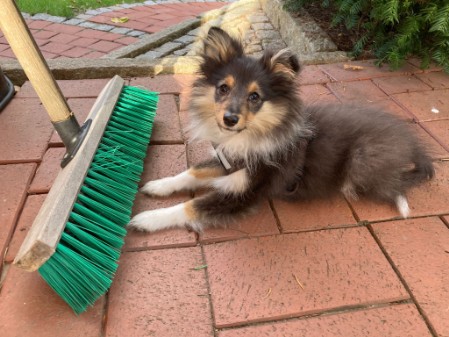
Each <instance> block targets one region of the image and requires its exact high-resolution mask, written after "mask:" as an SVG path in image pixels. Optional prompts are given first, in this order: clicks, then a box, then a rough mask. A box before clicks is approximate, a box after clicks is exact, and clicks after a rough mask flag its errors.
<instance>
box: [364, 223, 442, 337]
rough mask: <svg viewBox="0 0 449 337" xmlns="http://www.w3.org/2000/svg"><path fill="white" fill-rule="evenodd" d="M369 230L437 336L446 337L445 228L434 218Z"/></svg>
mask: <svg viewBox="0 0 449 337" xmlns="http://www.w3.org/2000/svg"><path fill="white" fill-rule="evenodd" d="M373 228H374V232H375V233H376V235H377V236H378V238H379V240H380V242H381V244H382V245H383V246H384V247H385V250H386V251H387V254H388V255H389V256H390V258H391V259H392V260H393V263H394V265H395V266H396V268H397V269H398V270H399V273H400V275H401V276H402V277H403V278H404V280H405V282H406V283H407V285H408V287H409V288H410V290H411V292H412V294H413V296H414V297H415V298H416V300H417V302H418V303H419V305H420V307H421V308H422V310H423V311H424V314H425V316H426V317H427V318H428V319H429V320H430V322H431V325H432V326H433V328H434V329H435V331H436V332H437V334H438V336H448V335H449V321H448V320H447V315H448V311H449V305H448V303H449V283H448V282H447V280H448V279H449V256H448V254H449V230H448V227H446V226H445V225H444V224H443V222H441V220H440V219H438V218H423V219H414V220H407V221H397V222H386V223H382V224H377V225H374V226H373Z"/></svg>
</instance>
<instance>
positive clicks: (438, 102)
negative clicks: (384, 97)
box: [392, 89, 449, 121]
mask: <svg viewBox="0 0 449 337" xmlns="http://www.w3.org/2000/svg"><path fill="white" fill-rule="evenodd" d="M392 97H393V99H394V100H396V101H397V102H398V103H399V104H400V105H402V106H403V107H404V108H406V109H407V110H409V111H410V112H411V113H413V114H414V115H415V116H416V118H417V119H418V120H420V121H428V120H437V119H449V89H445V90H432V91H422V92H414V93H403V94H396V95H393V96H392ZM432 109H437V110H436V111H435V112H432ZM437 111H438V112H437Z"/></svg>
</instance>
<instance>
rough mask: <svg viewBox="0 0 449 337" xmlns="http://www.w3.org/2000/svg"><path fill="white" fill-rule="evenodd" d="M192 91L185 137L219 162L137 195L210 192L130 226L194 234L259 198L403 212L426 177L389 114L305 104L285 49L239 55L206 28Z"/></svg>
mask: <svg viewBox="0 0 449 337" xmlns="http://www.w3.org/2000/svg"><path fill="white" fill-rule="evenodd" d="M201 60H202V61H201V65H200V77H199V78H198V79H197V80H196V82H195V83H194V84H193V92H192V95H191V103H190V112H191V116H190V117H191V133H192V136H193V138H194V139H203V140H208V141H210V142H212V144H213V145H214V147H215V149H216V152H217V154H218V156H217V157H216V158H213V159H211V160H210V161H207V162H204V163H202V164H200V165H196V166H194V167H191V168H190V169H188V170H187V171H185V172H183V173H180V174H178V175H176V176H173V177H167V178H163V179H159V180H155V181H150V182H148V183H147V184H146V185H144V186H143V188H142V189H141V191H142V192H143V193H146V194H148V195H150V196H157V197H160V196H168V195H170V194H172V193H174V192H178V191H184V190H189V191H196V190H197V189H200V188H209V189H210V191H209V192H208V193H207V194H204V195H203V196H200V197H195V198H194V199H192V200H190V201H187V202H184V203H181V204H178V205H176V206H173V207H168V208H163V209H157V210H151V211H146V212H142V213H140V214H138V215H136V216H135V217H134V218H133V219H132V220H131V222H130V224H129V226H130V227H133V228H136V229H139V230H143V231H149V232H152V231H156V230H161V229H166V228H173V227H181V228H183V227H187V228H191V229H193V230H195V231H201V230H203V229H204V228H205V227H207V226H221V225H226V224H227V223H229V222H231V221H234V220H237V219H239V218H241V217H242V216H243V215H245V214H247V213H248V212H249V211H250V210H251V209H253V208H254V207H255V206H256V205H257V204H258V202H259V201H260V200H261V199H266V198H282V199H287V200H292V201H293V200H298V199H310V198H316V197H329V196H330V195H331V194H335V193H343V195H344V196H345V197H346V198H348V199H357V198H358V197H359V196H363V197H369V198H372V199H377V200H381V201H385V202H387V203H392V204H395V205H396V207H397V209H398V211H399V213H400V215H401V216H402V217H404V218H406V217H407V216H408V215H409V206H408V203H407V199H406V196H405V193H406V191H407V190H408V189H409V188H411V187H413V186H415V185H417V184H419V183H421V182H423V181H426V180H428V179H431V178H432V177H433V176H434V167H433V165H432V161H431V158H430V155H429V154H428V153H427V152H426V150H425V147H424V145H423V144H421V143H420V141H419V140H418V139H417V138H416V136H415V135H414V134H413V133H412V131H411V130H410V129H409V127H408V125H407V124H406V123H405V122H403V121H402V120H399V119H398V118H396V117H394V116H392V115H390V114H388V113H386V112H383V111H380V110H376V109H370V108H363V107H355V106H343V105H328V106H310V107H304V106H303V105H302V103H301V100H300V98H299V97H298V94H297V84H296V83H297V81H296V77H297V75H298V74H299V71H300V64H299V62H298V59H297V58H296V57H295V56H294V55H293V54H292V53H291V52H289V51H288V50H281V51H279V52H276V53H275V52H271V51H267V52H265V54H264V55H263V56H262V57H261V58H259V59H256V58H251V57H248V56H245V55H244V52H243V47H242V45H241V43H240V42H239V41H237V40H235V39H234V38H232V37H230V36H229V35H228V34H227V33H226V32H224V31H223V30H221V29H220V28H215V27H213V28H211V29H210V30H209V32H208V35H207V37H206V38H205V40H204V47H203V51H202V53H201Z"/></svg>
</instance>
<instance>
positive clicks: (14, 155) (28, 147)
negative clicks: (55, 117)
mask: <svg viewBox="0 0 449 337" xmlns="http://www.w3.org/2000/svg"><path fill="white" fill-rule="evenodd" d="M0 129H1V132H0V163H13V162H25V161H28V162H29V161H40V160H41V159H42V157H43V155H44V153H45V150H46V149H47V143H48V141H49V139H50V136H51V134H52V132H53V128H52V125H51V123H50V120H49V117H48V115H47V113H46V112H45V110H44V107H43V106H42V104H41V102H40V101H39V100H38V99H37V98H17V97H15V98H14V99H13V100H12V101H11V102H9V104H8V105H7V106H6V108H5V109H4V110H3V111H2V113H0Z"/></svg>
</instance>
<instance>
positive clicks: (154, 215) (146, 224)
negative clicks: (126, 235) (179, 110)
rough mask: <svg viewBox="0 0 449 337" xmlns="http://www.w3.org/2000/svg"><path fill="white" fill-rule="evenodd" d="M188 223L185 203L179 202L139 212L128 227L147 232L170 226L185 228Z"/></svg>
mask: <svg viewBox="0 0 449 337" xmlns="http://www.w3.org/2000/svg"><path fill="white" fill-rule="evenodd" d="M188 223H189V219H188V217H187V214H186V212H185V210H184V204H179V205H176V206H172V207H168V208H160V209H155V210H152V211H146V212H142V213H139V214H137V215H136V216H134V217H133V218H132V219H131V221H130V223H129V224H128V227H129V228H134V229H137V230H141V231H145V232H155V231H158V230H161V229H168V228H176V227H177V228H184V227H186V225H187V224H188Z"/></svg>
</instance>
